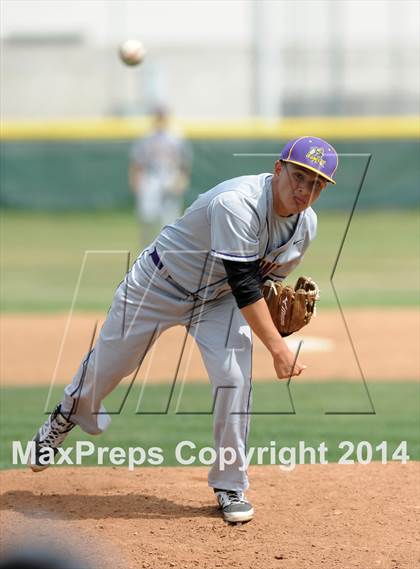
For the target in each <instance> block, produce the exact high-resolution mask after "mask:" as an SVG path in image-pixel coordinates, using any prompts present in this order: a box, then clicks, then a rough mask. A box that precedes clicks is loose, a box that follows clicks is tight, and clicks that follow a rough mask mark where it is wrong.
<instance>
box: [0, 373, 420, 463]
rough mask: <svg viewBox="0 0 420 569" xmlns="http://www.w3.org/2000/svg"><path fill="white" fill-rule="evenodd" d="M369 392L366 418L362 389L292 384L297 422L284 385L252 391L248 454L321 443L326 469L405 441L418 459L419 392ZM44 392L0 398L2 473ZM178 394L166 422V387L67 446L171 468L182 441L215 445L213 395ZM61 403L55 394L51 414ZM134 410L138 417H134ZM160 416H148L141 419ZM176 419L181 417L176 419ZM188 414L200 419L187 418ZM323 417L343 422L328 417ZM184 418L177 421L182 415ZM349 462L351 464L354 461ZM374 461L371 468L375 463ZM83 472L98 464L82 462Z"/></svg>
mask: <svg viewBox="0 0 420 569" xmlns="http://www.w3.org/2000/svg"><path fill="white" fill-rule="evenodd" d="M369 391H370V394H371V397H372V400H373V404H374V407H375V412H376V413H375V414H364V413H367V412H370V411H371V407H370V405H369V401H368V399H367V398H366V393H365V390H364V388H363V385H362V384H361V383H346V382H344V383H339V382H334V383H308V382H307V383H299V382H296V383H292V385H291V390H290V393H291V395H292V401H293V406H294V408H295V414H292V412H293V407H292V405H291V402H290V399H289V395H288V391H287V387H286V384H285V383H278V382H266V383H256V384H255V385H254V412H255V413H256V414H255V415H254V416H253V417H252V426H251V436H250V440H249V445H250V446H269V445H270V441H275V442H276V446H277V448H280V447H283V446H296V445H297V444H298V442H299V441H305V444H306V445H310V446H313V447H318V445H319V444H320V443H321V442H325V443H326V445H327V447H328V458H329V461H330V462H334V461H337V460H338V459H339V458H340V456H342V454H343V452H344V451H343V450H340V449H339V448H338V444H339V442H340V441H343V440H348V441H352V442H354V443H355V444H357V443H358V442H360V441H369V442H370V443H371V444H372V445H373V446H376V445H378V444H380V443H381V442H382V441H387V444H388V459H390V458H391V454H392V452H393V451H394V450H395V449H396V448H397V446H398V445H399V443H400V442H401V441H403V440H405V441H407V446H408V454H409V456H410V460H419V459H420V447H419V438H418V433H419V414H418V409H419V402H420V400H419V386H418V385H416V384H415V383H413V382H411V383H407V382H406V383H398V384H397V383H372V384H370V385H369ZM47 392H48V389H47V387H42V388H41V387H39V388H27V389H13V388H8V389H3V390H2V391H1V419H0V426H1V433H2V437H1V454H0V459H1V463H0V465H1V467H2V468H10V467H11V466H12V464H11V460H12V451H11V441H12V440H20V441H22V443H25V442H26V441H27V440H28V439H29V438H31V437H32V436H33V434H34V431H35V429H36V428H37V427H38V426H39V425H40V423H41V421H43V420H44V415H43V410H44V405H45V402H46V396H47ZM124 394H125V391H124V390H123V389H122V388H118V389H117V390H116V391H115V392H114V393H113V394H112V395H111V396H110V397H109V398H108V400H107V402H106V406H107V409H108V411H111V412H117V410H118V409H119V407H120V405H121V402H122V400H123V397H124ZM178 395H179V391H178V388H176V389H175V392H174V396H173V398H172V400H171V404H170V406H169V412H168V413H167V414H163V411H164V410H165V409H166V406H167V403H168V398H169V385H160V386H153V387H148V388H147V390H145V394H144V398H143V400H142V402H141V404H140V406H139V407H138V398H139V388H138V387H137V386H135V387H134V388H133V390H132V391H131V392H130V394H129V397H128V399H127V402H126V405H125V406H124V408H123V410H122V412H121V413H120V414H115V415H114V416H113V423H112V425H111V427H110V428H109V429H108V430H107V431H106V432H105V433H103V434H102V435H101V436H100V437H90V436H88V435H86V434H85V433H82V431H80V430H78V431H73V432H72V433H71V435H70V436H69V438H68V445H69V446H71V445H72V443H73V444H74V442H75V441H76V440H78V439H80V440H92V441H94V442H95V443H96V445H99V446H120V447H123V448H127V447H130V446H132V447H136V446H141V447H143V448H145V449H147V448H149V447H151V446H158V447H161V448H162V449H163V453H164V457H165V463H164V464H165V465H175V464H176V460H175V457H174V449H175V446H176V444H178V443H179V442H180V441H183V440H190V441H192V442H193V443H195V444H196V445H197V448H201V447H202V446H207V445H211V444H212V416H211V414H209V411H210V409H211V405H212V401H211V394H210V389H209V387H208V386H207V385H203V384H189V385H186V386H185V390H184V393H183V397H182V401H181V403H180V404H179V402H178ZM60 397H61V389H55V391H54V393H53V397H52V399H51V407H52V406H53V405H54V404H55V402H56V400H58V399H59V398H60ZM136 409H138V410H139V412H140V413H142V414H136ZM146 411H147V412H149V413H150V412H161V413H162V414H158V415H156V414H147V415H146V414H145V412H146ZM176 411H178V412H176ZM186 411H190V412H191V411H193V412H196V413H198V414H189V415H188V414H184V413H185V412H186ZM326 412H335V413H337V412H338V413H344V414H338V415H335V414H326ZM346 412H347V413H351V412H352V414H345V413H346ZM181 413H182V414H181ZM353 458H354V456H353ZM380 459H381V456H380V454H379V453H374V454H373V460H380ZM83 464H86V465H88V464H91V465H93V464H95V460H94V459H93V458H92V459H89V458H88V459H86V461H85V462H84V463H83Z"/></svg>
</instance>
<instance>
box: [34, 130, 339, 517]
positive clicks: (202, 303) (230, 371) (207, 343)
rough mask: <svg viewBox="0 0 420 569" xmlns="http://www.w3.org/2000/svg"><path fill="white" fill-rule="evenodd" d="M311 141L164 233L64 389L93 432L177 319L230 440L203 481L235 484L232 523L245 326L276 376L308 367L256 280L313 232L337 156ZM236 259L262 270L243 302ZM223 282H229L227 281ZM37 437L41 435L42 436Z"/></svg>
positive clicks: (225, 187)
mask: <svg viewBox="0 0 420 569" xmlns="http://www.w3.org/2000/svg"><path fill="white" fill-rule="evenodd" d="M307 138H308V140H306V139H305V140H303V141H301V139H298V142H299V141H301V142H300V143H299V145H298V146H297V147H296V152H297V151H299V154H298V155H297V157H299V156H300V154H302V153H303V156H304V158H299V160H301V161H300V162H298V160H297V158H296V159H295V160H294V159H293V158H294V155H293V153H292V150H293V148H294V147H295V145H296V142H295V141H291V142H290V143H289V145H286V147H285V148H284V149H283V153H282V155H281V161H277V162H276V164H275V171H274V174H269V173H265V174H259V175H252V176H243V177H239V178H235V179H232V180H228V181H225V182H223V183H221V184H219V185H217V186H216V187H214V188H213V189H211V190H209V191H208V192H206V193H204V194H202V195H200V196H199V197H198V198H197V200H196V201H195V202H194V203H193V204H192V205H191V206H190V207H189V208H188V209H187V210H186V212H185V214H184V215H183V217H181V218H180V219H178V220H176V221H175V222H174V223H172V224H170V225H167V226H166V227H165V228H164V229H163V230H162V231H161V233H160V234H159V236H158V237H157V239H156V240H155V241H154V242H153V243H152V244H151V245H150V246H149V247H148V248H147V249H145V250H144V251H143V252H142V253H141V255H140V256H139V257H138V259H137V260H136V262H135V263H134V265H133V267H132V268H131V270H130V271H129V272H128V274H127V275H126V278H125V280H124V281H123V282H122V283H121V285H120V286H119V288H118V289H117V291H116V294H115V297H114V300H113V303H112V306H111V308H110V311H109V313H108V317H107V319H106V321H105V323H104V325H103V327H102V329H101V332H100V335H99V338H98V341H97V343H96V345H95V347H94V348H93V350H92V351H91V352H90V353H89V354H87V355H86V357H85V359H84V360H83V362H82V363H81V365H80V368H79V370H78V372H77V373H76V375H75V376H74V379H73V381H72V383H71V384H70V385H69V386H67V387H66V389H65V397H64V399H63V401H62V403H61V408H59V413H60V414H59V417H60V418H61V419H63V416H64V417H67V420H70V421H71V422H72V423H75V424H78V425H80V427H82V429H83V430H84V431H86V432H88V433H91V434H98V433H100V432H102V431H103V430H104V429H106V428H107V427H108V424H109V422H110V418H109V416H108V415H107V414H106V411H105V409H104V407H103V405H102V401H103V399H104V398H105V397H106V396H107V395H108V394H109V393H110V392H111V391H112V390H113V389H114V388H115V387H116V386H117V385H118V384H119V382H120V381H121V379H122V378H123V377H125V376H128V375H130V374H132V373H133V372H134V371H135V370H136V369H137V368H138V367H139V365H141V362H142V361H143V359H144V357H145V354H146V353H147V351H148V350H149V349H150V347H151V345H152V344H153V342H154V341H155V340H156V339H157V338H158V337H159V334H161V333H162V332H163V331H164V330H166V329H167V328H170V327H171V326H175V325H177V324H181V325H183V326H185V327H186V329H187V331H188V333H189V334H191V335H192V336H193V337H194V338H195V341H196V342H197V344H198V347H199V349H200V352H201V355H202V358H203V361H204V364H205V367H206V369H207V372H208V375H209V378H210V381H211V384H212V389H213V396H214V447H215V450H216V451H217V452H218V453H219V451H220V448H226V447H230V448H233V449H234V450H235V451H236V455H237V459H236V461H235V462H234V463H233V464H231V465H227V466H226V467H225V469H224V470H222V469H220V468H219V466H218V460H216V462H215V464H214V465H213V466H212V468H211V469H210V472H209V478H208V482H209V486H211V487H213V488H215V489H225V490H229V491H231V494H229V495H227V494H226V492H225V493H222V494H220V496H221V498H220V497H219V502H220V503H221V505H222V507H223V511H224V514H225V518H226V519H229V520H231V519H235V520H237V519H250V518H251V517H252V514H253V510H252V507H251V506H250V504H249V503H248V502H246V500H245V499H244V498H243V496H242V494H241V493H242V491H243V490H245V489H246V488H247V487H248V477H247V473H246V468H245V453H246V444H247V437H248V432H249V418H250V413H251V391H252V381H251V376H252V334H251V328H250V323H251V325H252V328H253V330H254V332H255V333H257V334H258V335H259V336H260V338H261V339H262V341H263V342H264V344H265V345H266V347H267V348H268V349H269V350H270V352H271V355H272V356H273V364H274V367H275V370H276V373H277V376H278V377H279V378H283V377H288V376H289V375H290V374H293V375H298V374H299V373H300V372H301V371H302V370H303V369H304V366H302V365H301V364H300V363H299V362H296V363H295V364H294V365H295V367H293V360H294V356H293V354H292V353H291V352H290V351H289V350H288V348H287V346H286V345H285V344H284V340H283V339H282V338H281V337H280V335H279V334H278V332H277V330H276V329H275V327H274V324H273V322H272V320H271V317H270V315H269V312H268V308H267V306H266V304H265V301H264V300H263V299H262V298H261V292H260V289H259V285H258V283H259V279H260V278H264V277H269V278H272V279H284V278H285V277H286V276H287V275H288V274H289V273H290V272H291V271H292V270H293V269H294V268H295V267H296V266H297V265H298V264H299V263H300V261H301V260H302V257H303V255H304V253H305V251H306V249H307V247H308V246H309V244H310V242H311V240H312V239H314V237H315V233H316V223H317V220H316V215H315V213H314V211H313V210H312V208H311V207H309V205H310V204H311V203H313V201H315V199H317V197H318V196H319V194H320V191H321V190H322V188H323V187H324V186H325V184H326V180H328V181H331V182H332V183H335V182H334V180H333V179H332V173H334V172H335V168H336V164H335V162H334V164H331V163H330V162H331V160H330V161H329V162H328V163H327V161H326V160H325V159H324V158H322V155H323V154H322V153H321V150H320V147H319V146H311V143H312V144H313V140H312V138H309V137H307ZM318 141H321V139H316V142H318ZM321 142H322V144H323V145H324V147H325V148H324V147H323V148H324V150H323V152H324V151H325V153H327V152H328V151H331V155H332V156H334V157H335V159H336V157H337V155H336V153H335V151H333V149H332V148H331V147H330V146H329V145H328V143H326V142H325V141H321ZM321 142H318V144H320V143H321ZM292 143H293V144H292ZM290 147H291V148H292V150H291V151H290V152H289V148H290ZM308 148H309V150H308ZM320 156H321V158H320ZM320 160H322V164H324V163H326V164H327V166H328V170H327V173H325V174H322V176H323V177H320V176H318V175H316V176H315V175H314V172H318V171H319V169H320V168H321V167H320V166H319V164H320V162H319V161H320ZM312 164H313V167H312ZM333 166H334V168H333ZM331 172H332V173H331ZM327 174H328V175H327ZM320 178H321V179H320ZM283 211H284V212H285V215H284V216H282V215H281V213H282V212H283ZM293 212H294V213H293ZM232 261H233V262H234V267H235V270H240V269H237V268H238V267H247V266H248V264H249V265H252V266H254V265H255V267H257V271H258V274H259V276H258V280H257V282H256V283H255V290H256V291H257V296H256V297H255V301H254V300H249V298H251V297H249V293H247V294H248V297H246V300H247V299H248V300H247V301H246V302H245V303H244V304H243V306H244V308H243V307H242V306H241V302H240V300H238V298H239V299H240V297H239V296H238V294H237V290H236V288H235V287H234V290H233V294H232V288H231V286H230V284H229V283H228V272H229V271H230V269H229V267H228V264H229V263H232ZM228 269H229V271H228ZM229 282H230V283H234V282H235V281H234V280H232V278H231V279H230V281H229ZM244 282H245V281H243V282H242V285H241V286H242V287H243V286H244V284H243V283H244ZM245 288H246V287H245ZM241 290H242V289H241ZM238 306H241V309H240V308H239V307H238ZM47 423H48V421H47ZM54 424H55V423H54ZM44 428H45V429H47V427H44ZM63 428H64V427H63ZM47 430H48V429H47ZM40 431H42V428H41V430H40ZM50 431H51V428H50ZM140 436H141V434H140ZM38 440H43V435H42V433H41V435H40V436H39V439H38ZM60 442H61V439H60ZM232 492H237V493H238V494H237V495H238V496H242V498H243V499H242V501H241V500H239V502H240V504H239V502H238V500H236V502H235V500H233V502H232V500H231V501H230V502H229V500H230V497H232V496H234V499H235V495H233V494H232ZM225 505H226V508H225ZM232 508H233V510H234V509H235V508H239V509H240V508H242V509H243V511H242V512H236V513H238V515H242V514H243V515H244V516H245V517H243V518H240V517H239V518H236V517H234V516H233V514H232V516H233V517H232V516H231V513H232V511H233V510H232ZM233 513H235V511H233ZM246 515H248V517H246ZM228 516H231V517H228Z"/></svg>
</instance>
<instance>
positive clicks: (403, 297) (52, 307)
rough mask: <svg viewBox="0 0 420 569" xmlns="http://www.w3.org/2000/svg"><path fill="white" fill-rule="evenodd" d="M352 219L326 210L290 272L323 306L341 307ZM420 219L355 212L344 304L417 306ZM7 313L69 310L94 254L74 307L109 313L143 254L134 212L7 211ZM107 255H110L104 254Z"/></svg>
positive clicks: (3, 225) (4, 262) (4, 243)
mask: <svg viewBox="0 0 420 569" xmlns="http://www.w3.org/2000/svg"><path fill="white" fill-rule="evenodd" d="M347 218H348V214H341V213H336V214H332V213H322V215H320V216H319V230H318V237H317V239H316V241H315V242H314V243H313V245H312V246H311V248H310V249H309V251H308V252H307V254H306V258H305V260H304V262H303V264H302V265H301V267H299V269H298V271H296V275H292V278H293V279H295V276H297V273H298V272H299V274H300V273H303V274H309V275H310V276H312V277H313V278H315V279H316V280H317V281H318V282H319V283H320V286H321V292H322V297H321V299H322V306H324V307H328V308H333V307H336V302H335V299H334V296H333V292H332V288H331V285H330V282H329V277H330V275H331V271H332V267H333V265H334V262H335V259H336V257H337V253H338V250H339V247H340V243H341V240H342V238H343V235H344V230H345V227H346V223H347ZM418 220H419V218H418V216H417V214H416V212H395V211H394V212H381V213H368V212H366V211H364V212H363V213H356V215H355V216H354V218H353V221H352V224H351V227H350V230H349V233H348V236H347V240H346V242H345V245H344V247H343V251H342V256H341V260H340V263H339V265H338V268H337V271H336V275H335V280H334V282H335V285H336V288H337V290H338V293H339V297H340V300H341V302H342V304H343V306H410V305H414V304H416V302H417V301H418V285H419V273H418V254H419V241H418V229H419V221H418ZM1 230H2V236H1V270H2V275H3V276H2V281H1V284H2V287H1V300H2V308H3V310H4V311H7V312H13V311H20V312H22V311H39V312H50V311H57V310H63V311H66V310H68V309H69V308H70V306H71V302H72V298H73V294H74V291H75V287H76V283H77V281H78V277H79V273H80V268H81V264H82V261H83V258H84V254H85V251H87V250H89V251H101V253H89V255H88V257H87V263H86V267H85V272H84V273H83V277H82V280H81V283H80V289H79V295H78V298H77V302H76V310H100V311H103V310H106V309H107V308H108V306H109V304H110V302H111V299H112V295H113V291H114V290H115V288H116V286H117V285H118V283H119V282H120V281H121V280H122V278H123V276H124V274H125V270H126V263H127V255H126V253H124V252H125V251H130V252H131V259H132V260H134V259H135V258H136V256H137V255H138V252H139V243H138V233H139V232H138V227H137V224H136V220H135V217H134V214H132V213H131V212H115V213H89V214H87V213H86V214H80V213H74V214H70V213H67V214H46V213H21V212H12V211H10V212H9V211H5V212H4V213H3V215H2V218H1ZM104 251H108V253H104Z"/></svg>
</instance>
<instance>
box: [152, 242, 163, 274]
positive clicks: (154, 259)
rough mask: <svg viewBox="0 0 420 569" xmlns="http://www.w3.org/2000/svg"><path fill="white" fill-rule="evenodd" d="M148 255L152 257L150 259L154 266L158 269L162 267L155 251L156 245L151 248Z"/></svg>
mask: <svg viewBox="0 0 420 569" xmlns="http://www.w3.org/2000/svg"><path fill="white" fill-rule="evenodd" d="M150 257H151V258H152V261H153V262H154V264H155V265H156V267H157V268H158V269H159V271H160V270H161V269H163V263H162V261H161V260H160V257H159V254H158V252H157V251H156V247H155V248H154V249H153V251H152V252H151V253H150Z"/></svg>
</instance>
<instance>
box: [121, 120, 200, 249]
mask: <svg viewBox="0 0 420 569" xmlns="http://www.w3.org/2000/svg"><path fill="white" fill-rule="evenodd" d="M153 120H154V130H153V131H152V132H151V133H150V134H148V135H146V136H145V137H144V138H142V139H140V140H138V141H136V142H135V143H134V145H133V147H132V150H131V155H130V175H129V182H130V187H131V190H132V192H133V193H134V196H135V200H136V211H137V215H138V218H139V221H140V225H141V233H142V239H143V241H144V242H145V243H149V242H150V240H151V239H154V237H156V234H157V233H158V231H159V230H160V228H161V227H162V226H163V225H166V224H167V223H170V222H172V221H173V220H174V219H176V218H178V217H179V216H180V215H181V214H182V211H183V195H184V193H185V191H186V190H187V188H188V184H189V177H190V170H191V149H190V146H189V144H188V143H187V142H186V141H185V140H184V139H183V137H182V136H181V135H180V134H179V133H176V132H175V131H173V130H170V129H169V128H168V115H167V113H166V111H165V110H164V109H157V110H156V111H155V113H154V119H153Z"/></svg>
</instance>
